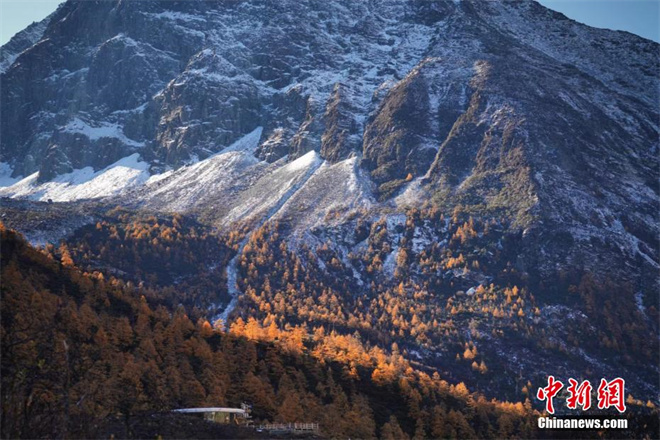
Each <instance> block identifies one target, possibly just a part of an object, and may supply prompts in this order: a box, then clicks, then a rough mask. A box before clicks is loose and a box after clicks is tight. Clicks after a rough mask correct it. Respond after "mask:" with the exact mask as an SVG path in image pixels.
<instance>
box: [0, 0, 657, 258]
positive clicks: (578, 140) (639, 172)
mask: <svg viewBox="0 0 660 440" xmlns="http://www.w3.org/2000/svg"><path fill="white" fill-rule="evenodd" d="M101 16H103V17H104V18H103V20H101V19H100V17H101ZM99 20H101V21H102V22H103V26H100V27H99V26H98V25H97V24H96V23H98V22H99ZM46 22H47V23H48V26H46V29H45V31H44V35H43V38H42V39H41V40H40V41H39V42H37V43H36V44H35V45H34V46H32V47H31V48H29V49H28V50H26V51H24V52H23V53H22V54H21V55H20V56H19V57H18V58H17V59H16V61H15V62H14V63H13V65H12V66H11V67H10V68H9V69H8V70H7V71H6V72H5V73H4V75H3V88H2V93H3V99H2V101H3V106H5V108H7V109H9V108H12V109H20V110H19V111H3V112H2V114H3V116H2V130H3V146H4V148H3V153H2V154H3V160H4V161H6V162H8V164H9V165H10V166H11V168H9V167H7V168H5V169H6V170H10V171H11V170H13V174H14V175H28V174H31V173H33V172H35V171H37V170H38V171H39V174H38V175H32V176H31V180H30V181H28V182H24V185H23V188H22V189H21V190H16V189H14V190H12V189H11V188H10V189H8V190H4V191H3V193H4V195H9V196H20V195H23V196H24V195H26V194H30V193H34V191H35V190H31V189H29V188H32V187H33V186H34V185H37V184H39V183H41V182H47V181H49V180H51V179H56V181H57V179H58V178H57V177H56V176H58V175H61V174H63V173H69V172H71V171H74V170H76V169H82V168H84V167H88V166H91V167H92V168H93V169H94V170H100V169H103V168H104V167H113V163H115V162H116V163H115V166H117V165H121V164H123V163H124V162H122V158H124V157H126V156H129V155H130V154H135V153H138V154H139V155H140V159H141V160H142V161H144V162H146V164H143V165H136V166H134V167H133V168H130V167H129V169H128V175H129V177H127V178H126V179H125V180H121V179H120V182H119V183H117V185H115V189H116V191H114V192H113V194H114V193H116V192H117V191H120V190H122V185H124V186H126V185H128V183H130V184H131V185H136V184H137V185H141V184H143V183H144V182H145V181H147V178H148V176H149V174H148V173H146V172H143V171H145V168H148V167H150V168H151V171H150V173H151V174H154V173H158V172H160V171H163V170H166V169H168V168H170V167H174V168H178V167H180V166H182V165H184V164H186V163H194V162H195V161H196V160H199V159H203V158H205V157H208V156H210V155H212V154H214V153H216V152H218V151H221V150H222V148H223V147H224V146H227V145H230V144H231V143H232V142H234V141H236V140H238V139H240V138H242V137H243V136H245V135H247V134H248V133H251V132H253V131H254V130H255V129H257V128H258V127H262V129H261V131H260V133H261V137H260V139H259V143H258V146H257V147H256V149H253V150H254V155H255V156H256V158H258V159H260V160H265V161H266V162H268V163H275V164H276V166H277V167H279V166H282V165H284V164H285V162H287V161H292V160H295V159H296V158H298V157H301V156H303V155H304V154H306V153H308V152H309V151H316V152H317V153H318V154H319V155H320V158H321V159H324V160H327V162H328V165H331V164H333V163H337V162H342V161H344V160H347V159H349V158H350V157H351V156H356V157H357V159H355V160H357V162H358V164H359V168H353V169H355V170H356V173H357V172H360V176H359V179H358V178H357V174H355V173H354V174H352V175H351V176H352V178H354V179H355V180H361V181H364V180H367V181H369V182H368V184H367V187H370V188H371V189H372V191H370V192H371V194H368V195H367V196H365V197H361V198H359V200H360V201H361V202H363V201H364V200H368V199H369V198H380V199H381V200H383V199H389V198H391V197H393V196H395V195H396V194H400V193H401V192H402V190H403V189H404V186H406V185H407V187H408V190H410V191H408V192H411V191H412V192H414V197H413V199H417V200H426V199H430V198H435V199H436V200H442V201H443V202H444V203H449V204H456V203H462V204H467V205H478V206H481V205H485V206H486V207H488V208H489V209H493V210H495V211H498V212H500V211H504V212H505V214H506V215H507V216H508V217H510V218H512V219H514V223H515V224H516V225H517V226H518V227H520V228H521V229H525V228H526V229H527V230H528V233H535V232H534V231H536V230H538V229H539V228H535V226H538V225H543V227H542V228H540V231H541V233H543V232H544V231H548V230H555V229H568V231H567V232H568V235H570V237H569V236H564V239H562V240H559V241H558V243H561V244H560V246H558V248H557V249H554V251H550V250H549V252H551V253H552V252H561V251H562V249H561V248H562V247H565V246H564V245H565V244H566V243H569V244H570V243H572V242H574V241H576V240H577V241H583V242H588V241H589V240H592V239H593V238H594V237H598V236H600V235H602V231H603V230H606V231H607V232H608V234H609V235H610V236H611V237H614V241H615V242H616V243H617V245H616V246H617V247H619V248H621V249H625V251H624V253H628V254H630V255H628V256H629V257H631V258H632V259H636V258H641V260H642V261H641V264H643V265H648V266H649V267H650V268H655V267H657V262H658V255H657V252H656V251H657V245H656V243H657V240H655V239H654V237H657V233H658V231H657V221H655V220H657V211H658V209H657V208H658V188H657V179H655V176H657V172H658V166H657V165H658V164H657V160H656V156H657V136H658V125H657V119H658V108H657V102H658V96H657V94H658V88H657V77H656V76H655V74H656V73H657V71H658V61H657V57H655V56H654V55H655V53H656V52H657V44H655V43H652V42H649V41H646V40H643V39H641V38H638V37H635V36H633V35H630V34H626V33H622V32H611V31H604V30H597V29H591V28H588V27H586V26H584V25H580V24H578V23H575V22H573V21H570V20H568V19H566V18H565V17H563V16H562V15H561V14H557V13H554V12H551V11H549V10H547V9H545V8H543V7H541V6H540V5H538V4H536V3H534V2H531V1H530V2H507V1H498V2H475V1H463V2H453V1H437V2H425V1H424V2H416V1H372V2H358V3H355V2H342V1H337V2H315V1H309V2H296V4H295V7H294V6H291V7H289V6H288V5H287V4H284V3H279V2H278V3H277V4H274V3H273V2H259V1H252V2H204V1H198V2H185V3H181V4H179V3H172V2H130V1H119V2H75V1H72V2H67V3H66V4H65V5H63V6H62V7H61V8H60V9H59V10H58V11H57V12H56V13H55V14H54V15H53V16H52V18H49V19H47V21H45V23H46ZM584 42H587V44H585V43H584ZM281 159H284V161H280V160H281ZM278 161H279V162H278ZM258 167H260V168H261V167H266V168H268V167H269V166H267V165H264V164H262V165H258ZM270 167H271V168H272V166H270ZM349 168H350V167H349ZM133 169H135V170H137V171H135V172H133V171H131V170H133ZM603 170H607V171H606V172H603ZM90 172H91V171H90ZM141 172H142V174H140V175H141V176H144V177H143V178H137V179H136V178H134V176H135V175H138V173H141ZM238 174H241V173H238ZM351 176H349V177H347V178H351ZM365 177H366V179H365ZM410 177H412V178H413V179H415V178H422V177H423V179H422V180H421V182H417V181H415V182H414V183H413V184H408V183H407V180H408V179H410ZM347 178H343V177H342V179H343V180H346V179H347ZM60 179H62V178H60ZM76 179H78V177H75V178H74V179H72V180H73V181H74V182H73V183H75V180H76ZM64 180H65V181H66V178H64ZM239 180H240V179H239ZM256 180H258V179H254V181H256ZM250 181H251V180H247V182H250ZM127 182H128V183H127ZM25 184H27V186H28V189H27V190H26V189H25V186H26V185H25ZM239 186H242V187H243V188H244V189H245V188H247V187H248V186H249V185H248V184H246V183H245V182H243V183H242V184H239ZM265 186H267V185H265ZM410 186H414V188H410ZM170 187H171V188H172V189H173V190H174V192H173V193H172V194H171V195H170V196H165V195H164V194H163V193H162V191H160V192H159V194H161V196H163V197H165V198H167V197H169V198H170V199H175V198H178V196H175V195H174V194H176V193H177V191H178V192H180V190H179V189H176V188H175V185H170ZM200 188H201V187H200ZM414 190H417V191H414ZM253 191H254V190H253ZM147 192H148V191H147ZM197 192H198V193H200V194H202V193H203V191H197ZM92 193H93V191H92ZM37 194H41V196H39V197H41V198H42V199H43V200H45V199H46V198H52V197H47V196H46V195H45V194H46V192H44V191H39V192H37ZM79 194H83V195H84V196H77V197H89V195H88V194H90V191H82V192H79ZM101 194H103V195H108V193H107V191H102V192H101ZM33 197H34V196H33ZM63 197H65V198H66V197H69V198H70V197H72V196H70V195H67V196H63ZM131 197H132V196H131ZM159 197H160V196H159ZM209 197H211V198H214V197H216V196H215V195H212V196H210V195H203V196H202V197H198V198H196V202H195V203H196V204H197V205H201V204H202V203H210V202H211V201H209ZM227 197H230V198H231V197H233V196H231V195H228V196H227ZM227 197H225V196H222V195H221V196H220V200H222V201H225V200H226V198H227ZM55 199H57V197H56V198H55ZM138 199H139V198H138ZM150 199H151V200H154V203H153V204H154V205H156V206H157V205H161V206H162V203H160V201H159V200H158V197H155V196H154V197H150ZM407 199H410V197H408V198H407ZM355 200H358V199H355ZM216 202H217V201H216ZM416 203H418V202H417V201H416V202H414V203H413V204H416ZM216 205H220V204H219V203H216ZM344 205H347V206H345V207H347V208H352V207H355V206H354V205H355V204H354V205H353V206H348V204H344ZM165 207H167V208H172V209H177V208H181V207H182V206H181V205H179V206H171V205H168V204H167V203H165ZM185 208H190V207H189V206H188V207H185ZM631 208H632V209H631ZM221 211H222V210H221ZM222 212H224V211H222ZM224 213H226V212H224ZM215 217H221V213H218V214H216V215H215ZM238 217H241V216H238ZM232 218H233V217H232ZM626 231H627V233H626ZM562 232H563V231H562ZM555 235H556V234H555ZM564 235H565V234H564ZM551 237H553V238H554V235H552V236H551ZM535 241H541V242H544V243H546V244H549V245H550V246H552V243H553V242H555V240H553V239H550V238H548V237H541V238H538V239H537V240H535ZM536 251H537V248H536V249H535V251H534V253H537V252H536ZM606 254H607V253H606ZM551 257H552V258H554V257H555V256H554V255H553V256H551ZM562 258H566V255H562ZM574 258H576V259H581V258H582V257H580V256H579V255H578V256H574ZM617 258H618V255H617ZM610 264H612V260H610V259H608V261H605V262H602V265H603V266H605V265H610Z"/></svg>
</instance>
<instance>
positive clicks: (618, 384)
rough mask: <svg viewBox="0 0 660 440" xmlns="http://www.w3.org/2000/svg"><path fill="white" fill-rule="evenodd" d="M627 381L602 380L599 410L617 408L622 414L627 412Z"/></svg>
mask: <svg viewBox="0 0 660 440" xmlns="http://www.w3.org/2000/svg"><path fill="white" fill-rule="evenodd" d="M625 387H626V381H625V380H623V379H621V378H620V377H617V378H616V379H614V380H612V381H609V382H608V381H607V380H605V379H601V380H600V385H599V386H598V409H607V408H610V407H612V406H613V407H614V408H616V409H617V410H618V411H619V412H620V413H622V412H624V411H625V410H626V399H625V396H624V394H625Z"/></svg>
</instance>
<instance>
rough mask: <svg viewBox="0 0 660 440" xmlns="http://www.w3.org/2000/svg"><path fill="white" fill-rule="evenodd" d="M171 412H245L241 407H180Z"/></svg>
mask: <svg viewBox="0 0 660 440" xmlns="http://www.w3.org/2000/svg"><path fill="white" fill-rule="evenodd" d="M172 412H179V413H215V412H222V413H235V414H245V410H244V409H241V408H219V407H218V408H216V407H214V408H181V409H175V410H172Z"/></svg>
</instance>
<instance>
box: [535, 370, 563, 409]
mask: <svg viewBox="0 0 660 440" xmlns="http://www.w3.org/2000/svg"><path fill="white" fill-rule="evenodd" d="M562 388H564V384H563V383H561V382H560V381H558V380H555V377H554V376H548V386H547V387H545V388H539V390H538V391H537V392H536V397H537V398H538V399H539V400H545V410H546V411H547V412H548V413H549V414H554V413H555V407H554V405H553V403H552V399H553V398H554V397H555V395H557V393H558V392H559V391H560V390H561V389H562Z"/></svg>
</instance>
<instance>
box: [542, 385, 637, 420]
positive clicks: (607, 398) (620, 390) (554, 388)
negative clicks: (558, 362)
mask: <svg viewBox="0 0 660 440" xmlns="http://www.w3.org/2000/svg"><path fill="white" fill-rule="evenodd" d="M568 383H569V386H568V388H566V391H567V392H568V397H567V398H566V406H567V407H568V409H578V408H580V409H582V410H583V411H586V410H588V409H590V408H591V392H592V390H593V387H592V386H591V382H589V381H588V380H585V381H582V382H578V381H577V380H575V379H573V378H570V379H568ZM625 385H626V382H625V381H624V380H623V379H621V378H620V377H617V378H616V379H614V380H611V381H607V380H606V379H601V380H600V385H599V386H598V390H597V394H598V409H609V408H611V407H614V408H616V409H617V410H618V411H619V412H620V413H623V412H624V411H625V410H626V398H625ZM562 388H564V384H563V383H562V382H561V381H558V380H556V379H555V377H554V376H548V385H547V386H546V387H543V388H539V389H538V391H537V392H536V397H537V398H538V399H539V400H541V401H545V410H546V412H548V413H549V414H554V413H555V406H554V402H553V399H554V397H555V396H557V394H558V393H559V392H560V391H561V390H562Z"/></svg>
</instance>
